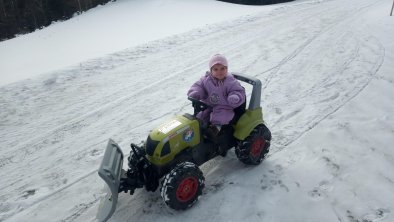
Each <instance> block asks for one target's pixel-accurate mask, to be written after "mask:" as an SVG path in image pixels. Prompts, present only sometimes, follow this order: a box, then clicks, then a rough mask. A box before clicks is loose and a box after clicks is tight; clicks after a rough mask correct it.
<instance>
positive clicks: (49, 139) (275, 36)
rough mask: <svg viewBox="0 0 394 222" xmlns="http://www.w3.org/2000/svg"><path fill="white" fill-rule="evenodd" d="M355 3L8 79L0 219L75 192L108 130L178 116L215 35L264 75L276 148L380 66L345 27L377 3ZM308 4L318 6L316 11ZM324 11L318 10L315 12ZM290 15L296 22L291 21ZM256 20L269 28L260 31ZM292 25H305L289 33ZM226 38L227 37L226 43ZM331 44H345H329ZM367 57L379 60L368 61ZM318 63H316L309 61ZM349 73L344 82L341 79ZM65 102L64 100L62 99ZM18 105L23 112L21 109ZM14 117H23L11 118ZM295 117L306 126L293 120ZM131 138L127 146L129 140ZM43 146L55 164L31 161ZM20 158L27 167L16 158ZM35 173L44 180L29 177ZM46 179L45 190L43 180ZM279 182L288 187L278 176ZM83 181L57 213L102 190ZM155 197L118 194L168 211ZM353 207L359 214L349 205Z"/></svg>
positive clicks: (380, 55)
mask: <svg viewBox="0 0 394 222" xmlns="http://www.w3.org/2000/svg"><path fill="white" fill-rule="evenodd" d="M349 2H350V3H347V4H345V3H344V8H343V9H340V10H338V9H337V8H336V7H337V4H332V3H335V1H333V0H332V1H325V2H318V3H316V2H315V3H308V4H299V5H293V6H292V5H289V6H284V7H282V8H280V9H278V10H275V11H273V12H272V13H270V14H269V15H268V16H267V15H263V16H255V17H250V18H243V19H240V20H237V21H235V22H234V21H232V22H229V23H222V24H218V25H216V26H209V27H207V28H204V29H201V30H193V31H191V32H189V33H185V34H183V35H177V36H174V37H171V38H167V39H164V40H160V41H155V42H153V43H149V44H147V45H143V46H140V47H136V48H131V49H129V50H125V51H122V52H119V53H116V54H113V55H111V56H109V57H105V58H101V59H97V60H92V61H89V62H86V63H81V65H80V67H75V68H72V69H70V70H64V71H60V72H59V73H54V74H50V75H47V76H45V77H42V78H38V79H36V80H33V81H30V82H29V81H23V82H20V83H15V84H11V85H9V86H5V87H2V88H0V93H1V94H2V95H4V97H2V98H1V100H0V108H1V109H2V110H4V111H2V113H1V115H2V116H1V117H2V118H1V119H2V121H1V122H0V125H1V126H2V128H1V131H0V132H1V134H2V135H4V136H3V137H2V138H1V141H0V144H2V147H5V148H4V149H5V150H6V151H5V152H4V154H5V155H3V156H2V157H1V159H0V169H1V170H2V174H4V176H3V178H4V180H3V181H6V182H5V183H4V184H2V187H1V190H2V191H3V192H2V194H1V196H0V200H1V202H3V203H4V205H2V206H1V209H0V212H2V214H1V216H0V220H7V219H10V221H12V220H13V219H14V220H18V219H17V218H18V217H23V216H24V213H25V212H27V214H30V216H31V213H30V212H34V209H36V208H41V207H42V206H46V205H45V201H48V200H53V198H54V199H56V200H61V199H62V198H63V197H62V196H64V195H66V194H70V195H72V194H73V193H74V192H75V191H73V190H72V189H70V188H72V187H74V185H75V184H77V183H81V182H86V181H89V180H92V179H91V178H93V177H97V175H96V174H95V172H96V168H98V163H99V161H100V157H101V156H102V154H103V151H104V148H105V144H106V141H107V139H108V138H109V137H115V139H116V140H117V141H118V142H119V141H120V142H119V143H120V144H121V145H122V146H123V145H126V144H127V143H129V142H130V141H134V142H138V140H139V141H141V140H143V139H144V138H145V136H146V135H147V133H148V132H149V129H151V128H153V127H154V126H156V125H158V123H160V122H162V121H163V120H164V119H166V118H169V117H170V116H172V115H173V114H174V113H183V112H184V110H185V109H186V111H190V110H191V109H190V107H189V103H188V102H187V101H185V93H186V91H187V89H188V86H190V85H191V83H192V82H194V81H195V80H196V79H197V78H198V76H199V75H202V74H203V72H204V70H205V66H206V59H207V58H208V57H209V56H210V55H211V54H212V53H214V52H212V51H211V49H210V48H211V47H212V45H211V44H207V43H209V42H215V43H216V45H215V46H216V49H217V50H219V51H221V52H223V53H224V54H226V55H228V58H229V60H230V61H231V63H232V64H233V65H232V67H237V68H239V70H240V72H242V73H246V74H249V75H253V76H255V77H257V78H259V79H261V80H262V82H263V84H264V90H263V95H262V102H263V106H267V107H265V109H264V113H265V115H266V117H265V120H266V121H267V123H268V126H269V127H270V128H271V131H272V132H273V142H272V152H271V153H270V156H272V155H275V153H276V152H279V151H281V150H283V149H284V148H285V147H287V146H289V145H290V144H292V143H293V142H294V141H296V140H297V139H298V138H300V137H301V136H302V135H304V134H305V133H307V132H308V131H310V130H311V129H313V128H314V127H315V126H316V125H317V124H319V123H320V122H321V121H323V120H324V119H326V118H327V117H328V116H330V115H332V114H333V113H334V112H336V111H337V110H339V109H340V108H341V107H342V106H344V105H345V104H346V103H347V102H349V101H350V100H351V99H352V98H354V97H355V96H357V95H358V94H359V93H360V92H361V91H362V90H363V89H364V88H365V87H366V86H367V85H368V84H369V82H370V81H371V79H372V78H373V77H374V75H375V74H376V72H377V71H378V70H379V68H380V66H381V64H382V63H383V59H384V48H383V47H382V46H381V44H380V43H379V40H378V39H377V38H375V37H373V36H369V35H366V34H363V30H362V28H359V29H351V30H348V28H349V26H351V22H353V21H357V18H356V17H357V16H359V15H362V13H364V12H365V11H367V10H368V9H369V8H370V7H373V6H374V5H375V4H377V3H379V2H380V1H349ZM353 2H357V4H352V3H353ZM319 4H326V5H328V6H327V7H324V9H325V10H327V11H326V12H323V10H322V9H320V8H319ZM330 4H332V5H330ZM312 9H314V10H316V11H313V12H310V11H311V10H312ZM334 9H335V10H334ZM324 13H326V14H324ZM321 14H324V15H321ZM317 15H320V17H318V18H319V19H317V20H315V21H309V20H308V19H311V18H315V17H317ZM289 17H291V18H293V19H289ZM306 20H308V22H305V21H306ZM290 21H291V22H292V23H294V25H293V26H289V25H288V23H289V22H290ZM285 24H286V25H285ZM259 26H263V27H264V28H262V29H257V28H256V27H259ZM281 27H283V28H284V29H281ZM217 29H219V30H220V31H216V30H217ZM296 29H305V30H308V32H299V31H297V32H292V31H294V30H296ZM274 30H277V31H276V32H274ZM297 35H299V36H297ZM301 35H304V36H301ZM262 36H263V37H262ZM224 37H227V40H226V41H219V40H221V39H223V38H224ZM292 39H297V40H299V41H291V40H292ZM330 41H331V42H330ZM351 41H354V42H353V43H351ZM343 42H347V44H344V46H349V45H351V46H353V48H352V49H351V50H349V51H346V50H345V49H342V51H341V47H340V43H343ZM294 43H296V44H294ZM332 44H337V45H339V47H330V46H331V45H332ZM319 47H324V50H325V51H323V52H321V51H320V49H319ZM337 53H342V54H343V55H344V58H346V59H345V61H344V62H341V61H335V57H336V56H333V58H329V56H330V55H333V54H337ZM320 54H323V55H324V56H327V57H323V56H322V55H320ZM174 55H176V57H175V58H174ZM365 56H368V58H371V56H372V57H373V58H374V59H373V60H372V61H371V59H367V58H365ZM311 60H312V61H313V62H312V63H314V64H313V65H310V63H311ZM319 60H324V62H322V61H320V62H319ZM327 62H328V64H327ZM152 64H155V65H152ZM272 64H275V65H274V66H272ZM330 65H331V67H328V66H330ZM185 67H186V68H185ZM267 67H268V68H267ZM261 70H263V71H261ZM233 71H237V70H233ZM295 71H297V72H296V74H294V72H295ZM140 73H144V78H143V79H137V80H136V76H138V75H140ZM196 73H197V74H196ZM313 73H316V75H320V76H317V77H315V78H316V83H315V85H312V86H305V85H303V83H302V82H300V81H298V80H297V79H304V78H308V76H313V75H312V74H313ZM317 73H319V74H317ZM352 73H354V74H352ZM299 75H305V76H304V77H302V78H301V77H300V76H299ZM349 78H350V79H349ZM343 81H346V83H343V84H341V82H343ZM31 82H33V83H31ZM308 82H311V81H308ZM308 82H307V83H308ZM349 82H350V83H351V82H354V84H353V88H350V89H349V88H345V86H349ZM307 83H306V84H307ZM293 84H294V85H293ZM297 84H298V85H297ZM297 87H298V88H299V89H302V90H299V93H295V92H296V90H297V89H298V88H297ZM339 89H340V90H339ZM97 90H101V91H99V92H98V91H97ZM163 92H164V94H163ZM70 97H71V98H70ZM58 100H64V101H63V102H62V103H60V104H57V101H58ZM163 100H164V101H165V103H168V104H172V105H171V106H170V107H173V108H172V109H171V110H166V108H168V107H169V106H161V105H160V103H163ZM310 103H313V107H318V108H319V109H320V110H317V111H316V115H315V116H302V113H303V109H308V108H311V106H310V105H311V104H310ZM63 104H66V105H63ZM131 104H133V105H131ZM308 105H309V106H308ZM18 106H23V107H25V108H26V109H23V110H22V111H20V110H18V109H17V107H18ZM41 109H43V110H48V111H47V112H46V111H45V112H43V113H51V112H53V117H52V118H44V117H41V116H40V114H39V113H40V112H39V111H40V110H41ZM304 113H311V112H304ZM43 121H45V122H43ZM15 122H16V123H17V124H19V125H17V126H13V125H12V124H13V123H15ZM294 123H300V124H297V125H298V126H294ZM138 131H139V132H138ZM26 135H28V138H25V136H26ZM130 137H131V138H130ZM70 138H73V139H70ZM125 140H127V141H125ZM129 140H130V141H129ZM136 140H137V141H136ZM77 147H79V148H77ZM123 147H124V148H123V149H124V151H125V153H126V151H127V150H128V148H127V146H123ZM46 153H52V155H53V156H54V159H51V161H52V160H53V161H56V163H55V164H56V165H57V166H53V164H54V163H52V162H48V163H47V164H46V165H45V164H40V167H39V168H34V167H33V166H35V165H36V164H35V163H38V162H39V161H45V160H42V159H41V158H40V157H41V156H48V155H47V154H46ZM15 154H17V155H15ZM44 154H46V155H44ZM68 161H72V162H75V164H74V165H75V166H74V168H72V167H70V168H66V169H62V164H69V162H68ZM295 161H296V160H295ZM327 161H328V162H329V160H327ZM19 163H25V165H23V166H18V165H19ZM215 164H217V161H215V160H214V161H213V164H212V163H211V164H207V166H204V172H206V171H210V169H212V168H214V167H215ZM226 164H227V162H226ZM42 166H45V167H44V168H42ZM333 166H334V168H335V165H333ZM15 168H17V169H20V168H25V170H17V171H16V172H21V171H22V172H25V174H24V175H16V174H14V173H13V171H14V170H15ZM66 170H68V171H69V172H67V171H66ZM279 170H280V169H279ZM41 172H42V173H41ZM275 173H277V172H273V174H275ZM78 175H80V176H78ZM37 176H38V177H39V178H33V177H37ZM15 178H18V179H15ZM73 178H77V179H73ZM41 180H44V182H40V181H41ZM96 181H99V180H98V179H97V180H96ZM216 182H217V181H216ZM216 182H214V181H213V182H209V181H207V184H208V186H207V190H208V191H205V192H214V191H215V188H216V187H220V186H221V182H217V183H216ZM40 183H41V184H42V185H44V186H45V187H35V186H37V185H35V184H40ZM88 183H90V182H88ZM273 183H275V184H274V185H279V186H281V187H283V189H284V190H286V186H285V185H283V184H281V183H280V182H278V181H276V182H273ZM271 185H272V184H271ZM323 185H324V184H323ZM264 186H266V187H268V186H270V185H268V184H266V185H264ZM84 187H86V188H87V189H89V190H87V191H86V192H87V194H86V195H85V196H84V198H85V200H82V201H83V202H82V203H81V202H79V203H76V204H75V206H73V208H72V209H69V212H68V213H66V215H64V214H63V215H61V217H62V218H63V219H61V218H59V220H62V221H75V220H78V218H79V217H80V216H81V215H82V214H83V213H84V212H86V211H87V210H89V209H91V208H92V206H96V205H97V201H98V200H99V198H100V197H101V196H102V195H95V194H96V193H97V191H98V188H99V187H101V186H99V185H94V186H92V184H90V185H85V186H84ZM75 189H76V188H75ZM41 190H44V191H45V192H44V194H43V195H40V191H41ZM27 191H29V192H27ZM316 192H317V191H316ZM316 192H311V195H312V196H314V195H315V194H316ZM29 193H33V194H32V195H28V194H29ZM74 195H75V193H74ZM157 196H158V195H157V193H153V194H152V195H150V194H147V193H143V192H139V193H136V195H135V196H133V198H129V197H124V198H122V199H123V200H125V199H126V198H129V199H133V200H137V198H138V197H141V199H144V198H147V199H148V200H149V199H150V200H151V201H138V203H141V205H142V206H140V207H139V208H144V209H151V207H149V206H148V205H152V204H153V205H154V207H153V208H155V207H158V210H154V211H159V212H164V213H167V214H168V213H171V212H168V210H166V209H164V208H165V207H164V205H163V204H162V203H160V201H159V200H158V198H159V197H157ZM92 197H93V198H92ZM52 202H53V201H52ZM128 202H130V200H129V201H128ZM145 202H148V203H145ZM156 202H158V203H156ZM147 206H148V207H147ZM33 208H34V209H33ZM30 209H33V210H30ZM128 210H130V209H127V207H126V206H125V205H122V203H120V205H119V206H118V209H117V214H120V215H123V213H122V212H123V211H124V214H128V213H130V212H128ZM211 210H212V211H214V210H215V209H211ZM24 211H25V212H24ZM135 211H137V210H135ZM349 215H350V216H349V217H351V214H350V212H349ZM14 216H15V217H14Z"/></svg>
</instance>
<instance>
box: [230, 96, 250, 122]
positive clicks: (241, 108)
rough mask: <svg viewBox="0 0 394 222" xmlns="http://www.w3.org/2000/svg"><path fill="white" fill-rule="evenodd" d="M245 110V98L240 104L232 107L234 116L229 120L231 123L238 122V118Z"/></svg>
mask: <svg viewBox="0 0 394 222" xmlns="http://www.w3.org/2000/svg"><path fill="white" fill-rule="evenodd" d="M245 111H246V100H245V102H244V103H242V104H241V105H240V106H238V107H237V108H235V109H234V118H233V119H232V120H231V122H230V123H231V124H235V123H237V122H238V120H239V118H241V116H242V115H243V114H244V113H245Z"/></svg>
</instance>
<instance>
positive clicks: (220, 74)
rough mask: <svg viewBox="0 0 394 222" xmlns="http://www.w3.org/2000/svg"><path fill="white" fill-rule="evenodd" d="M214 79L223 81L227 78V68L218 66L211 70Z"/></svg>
mask: <svg viewBox="0 0 394 222" xmlns="http://www.w3.org/2000/svg"><path fill="white" fill-rule="evenodd" d="M211 72H212V75H213V77H215V78H217V79H219V80H223V79H224V78H226V76H227V67H226V66H224V65H222V64H216V65H214V66H212V69H211Z"/></svg>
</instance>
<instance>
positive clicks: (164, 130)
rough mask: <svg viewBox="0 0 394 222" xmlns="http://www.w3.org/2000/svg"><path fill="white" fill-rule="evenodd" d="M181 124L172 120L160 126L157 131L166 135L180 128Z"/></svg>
mask: <svg viewBox="0 0 394 222" xmlns="http://www.w3.org/2000/svg"><path fill="white" fill-rule="evenodd" d="M181 124H182V123H181V122H179V121H178V120H176V119H174V120H171V121H169V122H168V123H165V124H163V125H161V126H160V127H159V129H158V130H159V131H160V132H162V133H164V134H167V133H168V132H170V131H171V130H173V129H175V128H176V127H177V126H180V125H181Z"/></svg>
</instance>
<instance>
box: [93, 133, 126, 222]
mask: <svg viewBox="0 0 394 222" xmlns="http://www.w3.org/2000/svg"><path fill="white" fill-rule="evenodd" d="M123 157H124V156H123V152H122V150H121V149H120V147H119V146H118V144H116V143H115V142H114V141H113V140H111V139H110V140H109V141H108V145H107V148H106V150H105V153H104V157H103V161H102V162H101V165H100V168H99V170H98V174H99V176H100V177H101V178H102V179H103V180H104V181H105V183H106V184H107V185H108V188H109V190H108V193H107V194H106V196H105V198H103V199H101V201H100V206H99V209H98V212H97V216H96V217H97V219H98V221H100V222H101V221H107V220H108V219H109V218H110V217H111V216H112V214H113V213H114V212H115V209H116V204H117V202H118V190H119V183H120V177H121V175H122V173H123V171H124V170H123V169H122V166H123Z"/></svg>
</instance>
